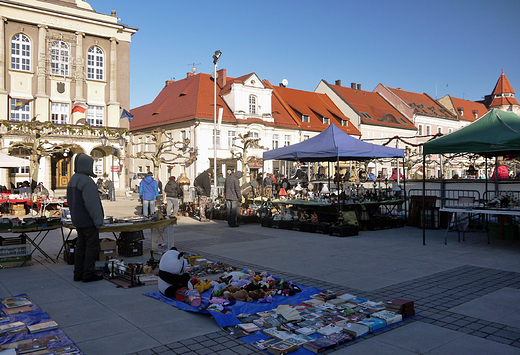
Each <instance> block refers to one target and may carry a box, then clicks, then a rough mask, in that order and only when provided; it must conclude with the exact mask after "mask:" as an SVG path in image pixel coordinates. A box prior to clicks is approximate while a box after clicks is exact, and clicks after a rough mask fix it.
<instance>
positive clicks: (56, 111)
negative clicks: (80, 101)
mask: <svg viewBox="0 0 520 355" xmlns="http://www.w3.org/2000/svg"><path fill="white" fill-rule="evenodd" d="M51 122H52V123H57V124H67V123H69V104H60V103H57V102H52V103H51Z"/></svg>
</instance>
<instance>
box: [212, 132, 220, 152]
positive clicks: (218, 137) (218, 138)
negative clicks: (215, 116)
mask: <svg viewBox="0 0 520 355" xmlns="http://www.w3.org/2000/svg"><path fill="white" fill-rule="evenodd" d="M215 132H216V134H217V149H220V130H219V129H217V130H213V133H212V134H213V136H212V138H211V147H212V148H214V147H215V145H214V144H215Z"/></svg>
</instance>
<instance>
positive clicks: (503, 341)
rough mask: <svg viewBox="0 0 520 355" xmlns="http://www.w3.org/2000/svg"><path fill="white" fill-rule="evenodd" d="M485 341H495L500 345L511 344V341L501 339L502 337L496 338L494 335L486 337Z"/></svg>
mask: <svg viewBox="0 0 520 355" xmlns="http://www.w3.org/2000/svg"><path fill="white" fill-rule="evenodd" d="M486 339H488V340H493V341H496V342H498V343H502V344H511V343H512V342H513V341H511V340H510V339H506V338H502V337H497V336H496V335H488V336H487V337H486Z"/></svg>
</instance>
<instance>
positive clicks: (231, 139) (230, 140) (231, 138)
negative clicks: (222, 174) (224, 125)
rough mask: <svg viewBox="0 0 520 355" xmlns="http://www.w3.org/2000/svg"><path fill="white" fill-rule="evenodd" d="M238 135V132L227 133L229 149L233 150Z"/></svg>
mask: <svg viewBox="0 0 520 355" xmlns="http://www.w3.org/2000/svg"><path fill="white" fill-rule="evenodd" d="M236 135H237V132H235V131H228V133H227V140H228V148H229V149H231V148H233V144H234V143H235V137H236Z"/></svg>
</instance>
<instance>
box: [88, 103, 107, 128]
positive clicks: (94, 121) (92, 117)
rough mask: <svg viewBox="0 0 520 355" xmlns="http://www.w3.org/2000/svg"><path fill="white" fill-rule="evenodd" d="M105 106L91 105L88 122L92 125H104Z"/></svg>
mask: <svg viewBox="0 0 520 355" xmlns="http://www.w3.org/2000/svg"><path fill="white" fill-rule="evenodd" d="M104 117H105V114H104V108H103V106H89V107H88V111H87V123H88V124H89V125H91V126H103V122H104Z"/></svg>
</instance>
